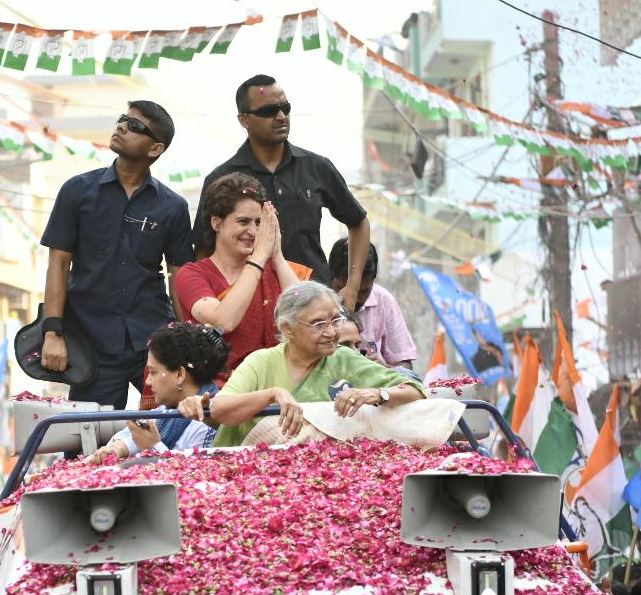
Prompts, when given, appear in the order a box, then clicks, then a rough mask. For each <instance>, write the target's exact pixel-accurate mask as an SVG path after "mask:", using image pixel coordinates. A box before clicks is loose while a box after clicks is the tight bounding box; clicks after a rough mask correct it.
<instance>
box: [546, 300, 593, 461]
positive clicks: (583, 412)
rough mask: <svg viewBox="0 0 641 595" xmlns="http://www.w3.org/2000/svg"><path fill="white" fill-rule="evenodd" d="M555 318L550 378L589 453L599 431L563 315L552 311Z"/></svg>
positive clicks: (585, 452) (586, 452) (583, 448)
mask: <svg viewBox="0 0 641 595" xmlns="http://www.w3.org/2000/svg"><path fill="white" fill-rule="evenodd" d="M554 318H555V320H556V328H557V342H556V353H555V355H554V367H553V368H552V380H554V384H556V387H557V389H558V391H559V396H560V397H561V401H563V404H564V405H565V407H566V409H567V410H568V411H569V412H570V415H571V416H572V419H573V420H574V424H575V425H576V427H577V429H578V430H579V435H580V438H581V442H582V450H583V454H584V455H585V456H586V457H588V456H590V453H591V452H592V449H593V448H594V445H595V443H596V441H597V437H598V435H599V433H598V431H597V429H596V424H595V423H594V416H593V415H592V411H591V409H590V404H589V403H588V391H587V389H586V388H585V386H584V384H583V382H582V380H581V375H580V374H579V372H578V370H577V369H576V364H575V362H574V354H573V353H572V347H571V346H570V342H569V341H568V336H567V333H566V332H565V325H564V324H563V319H562V318H561V315H560V314H559V312H554Z"/></svg>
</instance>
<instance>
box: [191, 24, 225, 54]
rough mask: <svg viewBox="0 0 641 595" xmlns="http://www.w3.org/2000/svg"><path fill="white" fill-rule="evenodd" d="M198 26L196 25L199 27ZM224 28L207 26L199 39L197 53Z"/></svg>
mask: <svg viewBox="0 0 641 595" xmlns="http://www.w3.org/2000/svg"><path fill="white" fill-rule="evenodd" d="M197 28H198V27H194V29H197ZM221 29H222V27H205V30H204V31H203V32H202V34H201V36H200V39H199V40H198V45H197V46H196V53H197V54H200V52H202V51H203V50H204V49H205V48H206V47H207V46H208V45H209V42H210V41H211V40H212V39H213V38H214V37H216V34H217V33H218V32H219V31H220V30H221Z"/></svg>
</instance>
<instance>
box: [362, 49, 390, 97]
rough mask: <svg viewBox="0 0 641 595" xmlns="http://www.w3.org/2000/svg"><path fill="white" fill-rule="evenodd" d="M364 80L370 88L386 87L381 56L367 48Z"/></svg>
mask: <svg viewBox="0 0 641 595" xmlns="http://www.w3.org/2000/svg"><path fill="white" fill-rule="evenodd" d="M363 82H364V83H365V85H366V86H367V87H369V88H370V89H383V88H384V87H385V79H384V78H383V63H382V61H381V57H380V56H379V55H378V54H375V53H374V52H373V51H372V50H367V53H366V55H365V64H364V66H363Z"/></svg>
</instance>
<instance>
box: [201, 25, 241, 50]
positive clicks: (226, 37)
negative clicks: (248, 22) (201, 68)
mask: <svg viewBox="0 0 641 595" xmlns="http://www.w3.org/2000/svg"><path fill="white" fill-rule="evenodd" d="M242 26H243V23H234V24H232V25H225V28H224V29H223V31H222V32H221V34H220V35H219V36H218V38H217V39H216V41H215V42H214V45H213V47H212V48H211V52H209V53H210V54H226V53H227V50H228V49H229V46H230V45H231V42H232V41H234V37H236V34H237V33H238V32H239V31H240V28H241V27H242Z"/></svg>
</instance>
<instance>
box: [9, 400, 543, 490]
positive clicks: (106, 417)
mask: <svg viewBox="0 0 641 595" xmlns="http://www.w3.org/2000/svg"><path fill="white" fill-rule="evenodd" d="M461 402H462V403H463V404H464V405H465V407H466V409H483V410H485V411H487V413H488V414H489V415H491V416H492V417H493V418H494V420H495V422H496V423H497V425H498V426H499V428H500V429H501V431H502V432H503V434H504V435H505V437H506V438H507V440H508V442H509V443H510V444H514V445H515V447H516V451H517V454H518V455H519V456H521V457H526V458H528V459H530V460H532V461H533V462H534V459H533V458H532V456H531V454H530V453H529V452H528V450H527V449H526V448H525V447H524V446H523V444H522V442H521V441H520V440H519V438H518V437H517V436H516V435H515V434H514V432H513V431H512V428H510V426H509V425H508V423H507V422H506V421H505V418H504V417H503V416H502V415H501V414H500V413H499V411H498V410H497V409H496V407H494V406H493V405H492V404H490V403H487V402H486V401H480V400H462V401H461ZM279 413H280V407H278V406H277V405H270V406H269V407H266V408H265V409H263V410H262V411H261V412H259V413H258V414H257V416H256V417H261V416H268V415H278V414H279ZM179 417H182V415H181V414H180V413H179V412H178V411H154V410H140V411H138V410H125V411H99V412H96V411H92V412H86V413H85V412H77V413H62V414H60V415H53V416H51V417H48V418H45V419H43V420H42V421H40V422H39V423H38V424H36V426H35V427H34V429H33V431H32V432H31V434H30V436H29V438H28V439H27V441H26V442H25V445H24V448H23V449H22V452H21V453H20V456H19V457H18V460H17V461H16V465H15V467H14V468H13V470H12V471H11V473H10V475H9V477H8V478H7V481H6V483H5V485H4V487H3V489H2V493H1V494H0V500H4V499H5V498H7V497H9V496H10V495H11V494H12V493H13V492H14V491H15V490H16V489H17V487H18V486H19V485H20V483H22V480H23V479H24V476H25V475H26V473H27V470H28V469H29V466H30V465H31V462H32V461H33V458H34V457H35V455H36V453H37V452H38V447H39V446H40V443H41V442H42V440H43V438H44V436H45V434H46V433H47V430H48V429H49V427H50V426H52V425H53V424H64V423H82V422H100V421H118V420H130V419H131V420H136V419H174V418H179ZM458 426H459V428H460V430H461V433H462V434H463V435H464V436H465V438H466V439H467V441H468V442H469V443H470V446H471V447H472V449H473V450H475V451H477V452H479V453H480V454H482V455H484V456H491V455H490V453H488V452H487V450H486V449H485V448H483V447H482V446H481V445H480V444H479V442H478V440H477V439H476V438H475V437H474V434H473V432H472V430H471V429H470V427H469V425H468V424H467V423H466V421H465V420H464V419H463V418H462V417H461V418H460V419H459V421H458ZM534 464H535V466H536V462H534ZM536 468H537V470H538V467H536Z"/></svg>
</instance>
